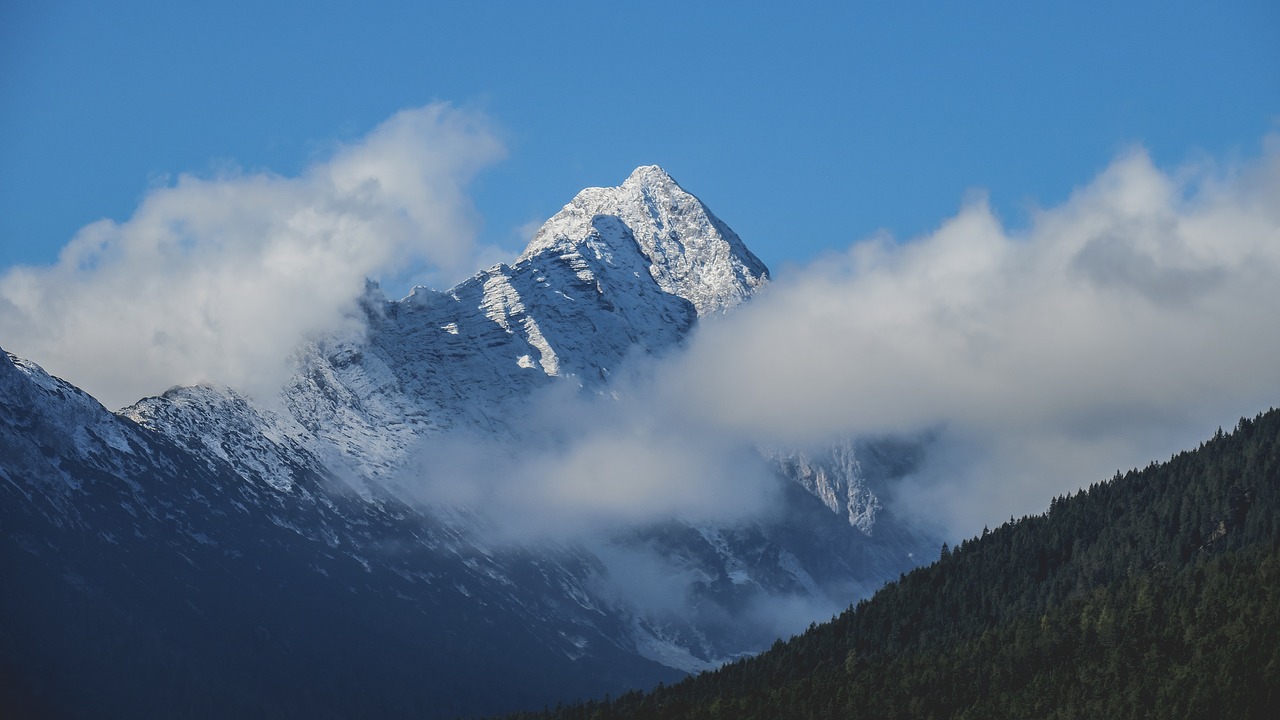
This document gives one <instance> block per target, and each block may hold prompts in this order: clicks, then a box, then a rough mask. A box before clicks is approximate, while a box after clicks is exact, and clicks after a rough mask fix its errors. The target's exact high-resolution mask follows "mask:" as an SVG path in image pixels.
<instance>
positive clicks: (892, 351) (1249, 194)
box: [662, 138, 1280, 535]
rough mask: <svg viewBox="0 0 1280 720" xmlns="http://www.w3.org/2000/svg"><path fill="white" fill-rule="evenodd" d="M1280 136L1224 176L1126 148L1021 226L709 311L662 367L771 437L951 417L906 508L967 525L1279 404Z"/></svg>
mask: <svg viewBox="0 0 1280 720" xmlns="http://www.w3.org/2000/svg"><path fill="white" fill-rule="evenodd" d="M1277 311H1280V140H1276V139H1274V138H1273V139H1271V140H1270V141H1269V142H1268V143H1267V144H1266V150H1265V153H1264V157H1263V158H1262V159H1260V160H1258V161H1256V162H1254V163H1252V164H1249V165H1247V166H1241V167H1235V168H1229V169H1227V170H1225V171H1223V170H1220V169H1215V168H1211V167H1196V168H1183V169H1181V170H1180V171H1179V172H1178V173H1176V174H1173V175H1171V174H1166V173H1163V172H1161V171H1160V170H1158V169H1157V168H1156V167H1154V165H1153V164H1152V162H1151V160H1150V158H1149V157H1148V156H1147V155H1146V154H1145V153H1144V152H1142V151H1140V150H1135V151H1132V152H1130V153H1127V154H1125V155H1124V156H1122V157H1120V158H1118V159H1117V160H1116V161H1115V162H1114V163H1113V164H1112V165H1111V166H1110V167H1109V168H1108V169H1107V170H1106V171H1105V172H1103V173H1102V174H1101V175H1100V176H1099V177H1098V178H1096V179H1095V180H1094V181H1093V182H1091V183H1090V184H1089V185H1087V186H1085V187H1083V188H1081V189H1080V190H1078V191H1077V192H1076V193H1075V194H1074V195H1073V196H1072V197H1071V198H1070V200H1068V201H1067V202H1066V203H1064V204H1063V205H1062V206H1060V207H1056V208H1053V209H1049V210H1044V211H1041V212H1039V213H1037V214H1036V216H1035V218H1034V220H1033V221H1032V223H1031V224H1030V226H1029V228H1027V229H1026V230H1025V231H1021V232H1016V233H1014V232H1010V231H1009V230H1007V229H1006V228H1004V227H1003V226H1002V225H1001V223H1000V222H999V220H998V219H997V218H996V217H995V216H994V215H993V213H992V211H991V209H990V208H989V207H988V205H987V203H986V202H985V200H984V199H981V198H980V199H977V200H974V201H971V202H969V203H968V204H966V205H965V206H964V207H963V209H962V210H961V211H960V213H959V214H958V215H957V216H955V217H954V218H952V219H950V220H948V221H947V222H946V223H944V224H943V225H942V226H941V227H940V228H939V229H938V230H937V231H936V232H934V233H932V234H930V235H928V236H926V237H921V238H917V239H914V240H912V241H910V242H906V243H901V244H897V243H894V242H893V241H892V240H891V239H889V238H885V237H880V238H872V239H869V240H866V241H863V242H859V243H856V244H855V245H853V246H852V247H850V248H849V249H848V250H847V251H846V252H844V253H841V254H838V255H833V256H831V257H827V258H824V259H822V260H821V261H819V262H816V263H813V264H812V265H810V266H808V267H804V268H800V269H798V270H796V271H793V272H787V273H780V274H779V276H778V279H777V281H776V282H775V283H774V284H773V285H772V286H771V287H770V288H769V289H768V290H767V291H766V293H765V294H763V295H762V296H760V297H758V298H757V299H756V301H754V302H752V303H751V304H750V305H749V306H748V307H745V308H743V309H741V310H740V311H739V312H736V313H735V314H734V315H732V316H730V317H727V318H725V319H723V320H722V321H719V322H716V323H710V324H707V325H706V326H704V328H703V329H702V331H701V332H700V333H699V335H698V336H697V337H696V339H695V341H694V342H693V343H692V344H691V348H690V351H689V353H688V354H687V355H685V356H684V357H682V358H681V359H680V360H679V361H678V362H677V364H676V365H675V366H674V367H672V368H670V369H669V372H668V374H667V376H666V377H665V379H664V380H663V381H662V383H663V385H664V386H665V387H666V392H667V393H668V401H669V402H670V403H672V404H673V405H679V406H681V407H683V408H685V411H686V412H687V413H688V414H689V415H690V416H693V417H697V418H699V420H698V422H701V423H703V424H705V425H707V426H710V427H717V428H721V429H722V430H733V431H736V432H740V433H743V434H744V435H745V436H747V437H750V438H752V439H754V440H755V441H757V442H760V443H763V444H767V445H779V444H781V445H788V444H797V445H811V444H813V443H814V442H817V441H820V440H822V439H824V438H831V437H834V436H838V435H849V434H851V435H868V434H871V435H874V434H882V433H894V432H911V431H916V430H920V429H926V428H942V438H943V442H942V443H940V445H939V449H938V450H937V451H936V452H935V454H934V455H933V457H932V459H931V461H930V464H929V467H928V468H927V469H926V471H925V472H924V473H922V474H921V475H920V476H919V477H917V478H915V479H914V480H913V481H911V482H909V483H907V484H906V485H905V486H904V487H903V488H902V491H901V493H900V496H899V497H898V501H899V502H900V503H901V504H902V505H904V506H906V507H907V508H908V509H909V510H911V511H912V512H913V513H916V514H921V513H923V514H924V515H925V516H926V517H927V518H928V519H930V520H932V521H934V522H937V523H939V524H940V525H942V526H943V527H944V528H946V530H947V531H948V532H949V533H951V534H953V535H963V534H968V533H972V532H975V531H976V530H978V529H980V528H981V526H982V525H983V524H984V523H998V522H999V521H1000V520H1001V519H1002V518H1003V519H1007V517H1008V515H1009V514H1010V513H1016V514H1021V513H1024V512H1034V511H1039V510H1041V509H1043V508H1044V507H1045V506H1046V505H1047V504H1048V501H1049V499H1050V497H1051V496H1053V495H1054V494H1059V493H1062V492H1067V491H1070V490H1074V489H1075V488H1076V487H1078V486H1080V485H1087V484H1089V483H1091V482H1094V481H1098V480H1102V479H1105V478H1106V477H1109V476H1110V475H1111V474H1112V473H1113V472H1114V471H1115V470H1117V469H1127V468H1129V467H1132V466H1135V465H1145V464H1146V463H1147V462H1148V461H1149V460H1152V459H1159V458H1161V457H1167V456H1168V454H1169V453H1171V452H1173V451H1175V450H1177V449H1181V448H1184V447H1188V446H1193V445H1194V444H1195V442H1196V441H1198V440H1199V439H1202V438H1204V437H1205V436H1206V435H1207V434H1209V433H1211V432H1212V431H1213V430H1214V429H1216V427H1217V426H1218V425H1219V424H1227V425H1229V424H1232V423H1233V421H1234V419H1235V418H1237V417H1239V416H1241V415H1252V414H1254V413H1256V412H1258V411H1261V410H1264V409H1266V408H1267V407H1269V406H1271V405H1274V404H1276V403H1277V402H1278V401H1280V372H1277V368H1280V332H1277V331H1276V313H1277Z"/></svg>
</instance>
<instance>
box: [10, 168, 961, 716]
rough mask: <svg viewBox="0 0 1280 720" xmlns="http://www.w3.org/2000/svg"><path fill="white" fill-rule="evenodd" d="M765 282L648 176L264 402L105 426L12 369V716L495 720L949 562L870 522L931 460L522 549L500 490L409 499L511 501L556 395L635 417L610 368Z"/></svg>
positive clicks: (745, 649) (233, 393) (805, 469)
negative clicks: (497, 474) (730, 512)
mask: <svg viewBox="0 0 1280 720" xmlns="http://www.w3.org/2000/svg"><path fill="white" fill-rule="evenodd" d="M767 282H768V270H767V269H766V268H765V267H764V265H763V264H762V263H761V262H760V261H759V260H758V259H757V258H756V257H755V256H754V255H753V254H752V253H751V251H750V250H748V249H747V247H746V246H745V245H744V244H743V242H742V241H741V239H739V238H738V236H737V235H736V234H735V233H734V232H733V231H732V230H730V229H729V227H728V226H727V225H725V224H724V223H723V222H722V221H720V220H719V219H718V218H716V217H715V216H714V215H713V214H711V212H710V211H709V210H708V209H707V208H706V207H705V206H704V205H703V204H702V203H701V202H700V201H699V200H698V199H697V198H696V197H694V196H693V195H690V194H689V193H687V192H685V191H684V190H683V189H681V188H680V187H679V186H678V185H677V184H676V183H675V181H674V180H672V178H671V177H670V176H668V175H667V174H666V173H665V172H664V171H663V170H662V169H660V168H658V167H655V166H650V167H641V168H639V169H637V170H636V171H635V172H634V173H633V174H632V175H631V176H630V177H629V178H627V179H626V181H625V182H624V183H623V184H622V185H620V186H619V187H616V188H590V189H587V190H583V191H582V192H581V193H579V194H578V196H577V197H575V198H574V199H573V201H572V202H570V203H569V204H568V205H566V206H565V207H564V209H563V210H561V211H560V212H559V213H557V214H556V215H555V216H554V217H552V218H551V219H550V220H548V221H547V223H546V224H545V225H544V226H543V227H542V229H541V230H539V231H538V232H537V234H536V235H535V237H534V238H533V240H532V242H531V243H530V244H529V246H528V248H527V249H526V250H525V251H524V253H523V254H522V255H520V257H519V258H518V259H516V261H515V262H514V263H513V264H511V265H506V264H499V265H496V266H494V267H491V268H489V269H487V270H484V271H482V272H479V273H477V274H476V275H475V276H473V277H472V278H470V279H468V280H466V281H465V282H463V283H461V284H459V285H458V286H456V287H454V288H452V289H450V290H447V291H443V292H440V291H435V290H430V289H427V288H422V287H419V288H415V289H414V290H413V292H412V293H411V294H410V295H409V296H408V297H405V298H404V299H402V300H398V301H388V300H386V299H385V297H384V296H383V295H382V292H381V290H380V289H379V288H378V287H377V286H376V285H373V284H370V286H369V287H368V289H367V292H366V293H365V295H364V297H363V298H362V299H361V300H360V302H359V306H358V309H357V310H356V311H355V313H356V315H355V317H354V318H353V319H354V320H355V321H356V322H353V323H351V324H350V325H351V327H355V328H359V329H358V330H351V331H348V332H343V333H337V334H333V335H330V336H326V337H316V338H312V339H311V340H310V341H309V342H308V343H306V344H305V345H304V346H303V347H300V348H298V350H297V352H296V356H295V360H296V371H295V372H294V373H293V375H292V377H291V378H290V379H289V381H288V382H287V383H285V384H284V386H283V387H281V388H280V389H279V392H278V393H277V394H276V395H275V396H274V397H265V398H260V397H253V398H251V397H248V396H246V395H244V394H242V393H240V392H237V390H236V389H234V388H228V387H217V386H205V385H201V386H192V387H176V388H172V389H169V390H167V391H165V392H164V393H163V394H161V395H158V396H155V397H148V398H144V399H142V400H140V401H138V402H137V403H136V404H134V405H132V406H130V407H127V408H124V409H123V410H120V411H118V412H110V411H108V410H107V409H105V408H104V407H103V406H102V405H101V404H99V403H98V402H97V401H96V400H94V399H93V398H92V397H90V396H89V395H88V394H86V393H84V392H82V391H81V390H79V389H77V388H76V387H74V386H72V385H70V384H69V383H67V382H65V381H63V380H60V379H58V378H56V377H52V376H50V375H49V374H47V373H45V372H44V371H43V370H42V369H41V368H40V367H39V366H38V365H37V364H35V363H34V362H31V361H30V360H27V359H23V358H19V357H16V356H14V355H10V354H7V353H6V354H0V480H2V482H0V571H2V573H3V578H4V587H5V589H4V592H2V593H0V705H3V706H4V707H5V708H8V709H10V710H12V711H14V712H18V713H19V714H21V713H22V712H25V713H27V714H31V715H35V716H41V715H45V716H51V717H64V716H65V717H117V716H126V715H127V716H136V717H172V718H183V717H232V716H254V717H308V718H312V717H352V716H377V717H386V716H413V717H452V716H455V715H459V714H478V713H494V712H504V711H511V710H517V709H521V708H540V707H542V705H543V704H544V703H554V702H556V701H557V700H560V699H572V698H575V697H583V698H585V697H598V696H602V695H603V694H605V693H615V694H616V693H618V692H621V691H625V690H627V689H631V688H645V687H650V686H653V685H655V684H657V683H658V682H661V681H665V682H671V681H674V680H677V679H679V678H680V677H682V676H684V675H685V674H686V673H688V672H690V671H697V670H703V669H708V668H712V667H716V666H719V665H720V664H722V663H724V662H726V661H729V660H733V659H736V658H739V657H741V656H744V655H746V654H749V653H753V652H756V651H759V650H761V649H763V648H766V647H768V646H769V645H770V644H771V643H772V642H773V641H774V640H775V639H776V637H777V636H778V635H779V633H784V632H785V633H789V632H792V631H795V630H799V629H800V628H801V627H803V626H804V625H805V624H807V623H808V622H809V621H811V620H816V619H823V618H824V617H829V616H830V615H831V614H832V613H834V612H837V611H839V610H840V609H842V608H844V607H846V606H847V605H848V604H849V603H850V602H852V601H854V600H856V599H858V598H859V597H862V596H865V595H867V594H868V593H869V592H870V591H872V590H874V589H875V588H877V587H879V586H880V585H881V584H882V583H883V582H884V581H885V580H886V579H889V578H896V577H898V575H899V573H901V572H903V571H905V570H908V569H910V568H911V567H914V566H915V565H917V564H919V561H921V560H926V559H929V558H927V557H926V555H927V554H928V553H929V548H933V547H936V544H935V543H934V542H932V541H931V540H929V539H928V538H924V537H920V536H919V535H917V534H915V533H913V532H912V531H911V530H909V529H908V528H906V527H905V526H904V525H903V524H902V523H901V522H899V521H897V520H895V518H894V517H893V516H892V514H891V513H890V512H889V511H888V510H887V509H886V507H885V505H884V503H883V502H882V501H881V499H880V498H881V497H882V495H883V492H884V489H885V488H886V487H887V484H888V483H891V482H893V481H894V479H895V478H897V477H899V476H901V475H903V474H906V473H909V472H910V471H911V469H912V464H913V462H915V458H916V457H917V456H918V455H919V453H920V452H922V448H923V444H924V443H926V442H927V440H920V441H918V442H903V441H897V442H896V443H894V444H889V443H886V442H878V443H877V442H868V441H857V442H855V441H849V442H846V443H842V444H840V445H838V446H836V447H832V448H828V449H826V450H821V451H813V450H812V449H804V450H800V449H778V448H769V449H752V448H744V459H743V462H744V463H753V464H754V465H757V466H759V467H760V468H766V469H768V472H770V473H772V474H773V476H774V477H776V478H777V485H778V491H777V492H778V497H779V498H780V502H778V503H776V507H774V508H773V509H772V511H771V512H769V513H763V514H760V515H759V516H757V517H753V518H752V519H750V520H735V521H732V522H730V521H725V522H693V521H690V520H688V519H681V518H679V517H675V516H673V517H670V518H658V519H652V518H650V519H646V520H645V521H643V522H637V523H629V524H621V523H620V524H616V525H607V526H603V527H592V528H591V529H590V531H589V532H585V531H584V532H582V533H576V534H561V535H554V534H552V535H538V534H532V535H528V536H521V535H519V534H518V533H515V534H513V533H511V532H508V531H507V529H508V528H509V527H510V526H519V524H520V521H521V518H520V517H519V514H518V512H516V508H518V506H519V503H518V502H515V501H512V500H511V499H509V498H502V497H498V496H496V495H492V493H501V492H504V491H505V490H506V489H507V488H510V487H512V486H513V483H505V482H504V483H499V484H495V485H493V486H492V487H486V486H476V487H472V488H471V490H472V491H474V495H475V497H471V498H470V499H469V500H468V501H466V502H462V501H458V502H451V501H449V500H448V498H442V497H441V496H440V495H439V494H438V493H437V494H432V493H427V492H423V490H422V485H423V478H426V477H431V478H439V477H441V476H445V475H449V473H451V472H454V468H455V467H456V466H457V465H458V463H456V462H454V461H456V457H453V456H452V455H451V454H450V453H452V452H453V451H454V450H456V448H457V447H459V446H464V445H465V446H469V447H480V448H484V449H486V450H485V451H486V452H490V451H491V452H492V453H493V454H494V455H496V456H503V457H510V458H516V459H517V461H513V462H509V463H506V464H503V465H500V467H501V468H502V472H504V473H507V474H511V475H514V476H516V479H517V480H518V479H519V476H520V473H521V472H523V470H522V466H521V464H520V463H519V462H518V458H520V457H521V448H523V447H525V446H526V445H528V444H531V443H532V444H536V443H543V444H546V443H552V444H554V443H555V442H557V439H556V438H554V437H552V438H547V437H543V436H541V435H539V432H540V431H539V425H538V423H537V422H535V421H534V420H533V419H531V418H534V416H535V413H536V411H537V408H538V407H539V405H540V404H541V403H543V402H544V400H545V398H547V397H551V396H555V394H556V393H561V394H567V395H568V396H570V397H579V398H593V399H596V400H598V401H599V402H602V403H626V402H627V401H628V400H627V398H626V397H625V393H623V394H622V395H619V394H618V393H617V392H616V391H617V387H616V383H615V381H614V380H613V378H615V377H616V376H617V375H618V374H619V373H620V372H621V371H623V370H624V369H625V368H627V367H630V366H631V365H632V364H633V363H635V362H636V360H637V359H641V358H655V357H661V356H663V355H665V354H670V353H676V352H679V350H680V348H681V345H682V343H683V342H684V341H685V339H686V338H687V337H688V335H689V333H690V332H691V331H692V330H693V329H694V327H695V326H696V325H697V324H698V323H701V322H714V321H715V318H716V317H717V316H719V315H721V314H723V313H728V312H732V311H733V310H734V308H735V307H737V306H739V305H740V304H741V303H744V302H747V301H749V300H750V298H751V296H752V295H753V294H754V293H756V292H757V291H759V290H760V289H761V288H763V287H764V286H765V285H766V284H767ZM0 341H2V339H0ZM450 458H452V460H449V459H450ZM624 462H625V459H622V458H618V459H617V460H614V459H611V458H608V457H604V458H598V459H597V462H596V465H597V466H595V467H592V468H591V470H592V472H593V473H595V474H598V475H599V476H600V477H603V478H607V477H609V476H610V475H611V474H613V473H617V472H619V471H620V470H621V464H622V463H624ZM457 474H458V477H457V478H454V482H455V483H463V484H464V485H465V484H466V483H467V482H470V481H471V480H472V478H471V477H470V476H469V475H467V474H466V473H465V472H462V471H458V472H457ZM476 497H478V498H479V501H477V500H476ZM641 567H643V568H644V569H645V572H646V573H649V574H650V575H652V576H653V577H656V578H659V579H660V580H661V583H662V584H661V585H660V587H661V588H662V589H663V592H662V593H659V595H661V596H660V597H654V595H655V592H654V590H653V587H652V586H650V587H648V588H644V587H643V586H644V585H645V582H643V578H641V581H637V575H638V570H637V568H641ZM644 577H649V575H645V576H644ZM644 590H647V592H645V591H644ZM781 608H790V609H791V611H792V613H793V614H794V613H795V611H796V609H797V608H799V609H801V611H800V613H799V614H801V615H804V617H802V618H801V619H800V620H798V621H797V620H794V618H793V619H792V622H793V624H794V623H795V622H798V623H799V624H795V625H794V626H792V627H785V625H786V623H784V622H783V621H782V619H781V615H782V614H784V613H782V611H781ZM805 613H807V615H805ZM823 613H825V616H824V615H823Z"/></svg>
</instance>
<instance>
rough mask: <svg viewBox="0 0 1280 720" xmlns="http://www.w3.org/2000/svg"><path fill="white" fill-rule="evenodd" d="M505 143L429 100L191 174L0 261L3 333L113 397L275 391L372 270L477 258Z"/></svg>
mask: <svg viewBox="0 0 1280 720" xmlns="http://www.w3.org/2000/svg"><path fill="white" fill-rule="evenodd" d="M503 153H504V151H503V147H502V144H501V142H500V141H499V140H498V139H497V136H496V134H495V132H494V129H493V128H492V125H491V123H490V122H489V121H488V120H487V119H486V118H485V117H484V116H482V115H480V114H478V113H475V112H470V111H465V110H460V109H456V108H453V107H451V106H449V105H445V104H434V105H429V106H427V107H423V108H419V109H414V110H406V111H402V112H400V113H397V114H396V115H394V116H393V117H391V118H390V119H388V120H387V121H386V122H384V123H382V124H381V125H379V126H378V127H377V128H375V129H374V130H373V131H372V132H370V133H369V134H368V135H366V136H365V137H363V138H362V139H360V140H358V141H356V142H354V143H351V144H349V145H346V146H344V147H341V148H339V149H338V150H337V151H336V152H335V153H334V154H333V156H332V157H331V158H329V159H328V160H326V161H324V162H320V163H317V164H315V165H313V166H311V167H309V168H308V169H307V170H306V171H304V172H303V173H301V174H300V175H299V176H297V177H282V176H279V175H274V174H270V173H245V172H230V173H223V174H220V175H218V176H216V177H212V178H200V177H195V176H191V175H183V176H181V177H179V178H178V180H177V181H176V182H175V183H174V184H173V185H172V186H167V187H162V188H158V189H154V190H152V191H150V192H149V193H148V194H147V195H146V197H145V198H144V199H143V200H142V202H141V204H140V205H139V206H138V209H137V210H136V211H135V213H134V214H133V216H132V217H131V218H129V219H128V220H125V221H123V222H115V221H113V220H101V221H99V222H96V223H94V224H91V225H89V226H86V227H85V228H83V229H82V230H81V231H80V232H79V233H77V235H76V236H75V238H74V239H72V241H71V242H70V243H69V244H68V245H67V246H66V247H65V248H64V249H63V251H62V253H61V255H60V257H59V259H58V261H57V263H56V264H54V265H52V266H49V267H18V268H13V269H10V270H9V271H8V272H6V273H5V274H4V275H3V276H0V338H2V339H3V343H4V347H5V348H6V349H8V350H11V351H13V352H16V353H19V354H21V355H23V356H26V357H30V358H32V359H34V360H36V361H38V362H40V363H41V364H42V365H44V366H45V367H46V368H47V369H48V370H49V371H50V372H53V373H55V374H58V375H61V376H63V377H66V378H67V379H68V380H70V381H72V382H74V383H76V384H77V385H80V386H81V387H83V388H85V389H86V390H88V391H89V392H91V393H92V394H93V395H94V396H95V397H97V398H98V399H100V400H102V401H103V402H104V403H105V404H106V405H107V406H109V407H119V406H121V405H124V404H127V403H130V402H132V401H134V400H137V399H138V398H140V397H143V396H144V395H148V394H155V393H158V392H160V391H163V390H164V389H166V388H167V387H169V386H172V385H177V384H191V383H196V382H217V383H221V384H225V385H230V386H233V387H237V388H240V389H243V390H245V391H248V392H250V393H251V394H263V395H266V394H270V393H271V392H273V391H275V390H276V389H278V388H279V387H280V385H281V384H282V383H283V381H284V379H285V378H286V376H287V373H288V371H289V368H288V363H287V358H288V357H289V354H290V353H291V352H292V351H293V350H294V349H295V348H296V347H297V346H298V345H299V343H300V342H301V341H302V340H303V339H304V338H306V337H309V336H311V335H315V334H318V333H325V332H334V331H338V330H342V329H347V330H356V331H359V330H360V328H361V322H362V320H360V319H359V315H358V313H356V312H353V310H354V303H355V300H356V299H357V298H358V297H359V296H360V295H361V294H362V293H363V292H364V288H365V279H366V278H367V277H375V278H376V277H380V276H383V275H388V276H394V277H396V278H404V277H406V276H410V277H412V278H413V279H416V280H419V281H423V282H432V281H439V280H453V279H456V278H458V277H460V276H462V275H464V274H469V273H470V272H472V271H474V270H475V265H474V262H475V260H476V257H477V255H478V253H483V252H484V251H483V250H478V249H477V248H476V247H475V244H474V238H475V234H476V233H475V225H476V218H475V212H474V210H473V208H472V205H471V203H470V200H469V198H468V197H467V195H466V185H467V183H468V181H469V180H470V179H471V178H472V176H473V175H474V174H475V173H476V172H477V171H478V170H480V169H481V168H482V167H484V166H486V165H487V164H489V163H491V162H493V161H495V160H497V159H499V158H500V157H502V155H503Z"/></svg>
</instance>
